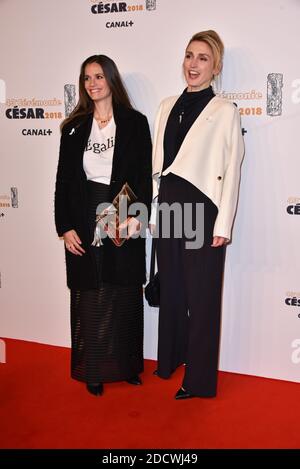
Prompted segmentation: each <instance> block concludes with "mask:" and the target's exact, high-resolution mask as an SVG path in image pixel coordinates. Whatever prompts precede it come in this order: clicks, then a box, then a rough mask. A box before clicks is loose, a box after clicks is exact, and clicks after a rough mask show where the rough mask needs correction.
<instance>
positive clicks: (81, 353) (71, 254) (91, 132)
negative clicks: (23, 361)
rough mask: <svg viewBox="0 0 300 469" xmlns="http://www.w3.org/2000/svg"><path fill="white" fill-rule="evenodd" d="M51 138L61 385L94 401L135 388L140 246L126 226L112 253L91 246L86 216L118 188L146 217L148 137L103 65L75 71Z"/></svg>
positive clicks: (139, 356) (114, 74)
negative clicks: (73, 100)
mask: <svg viewBox="0 0 300 469" xmlns="http://www.w3.org/2000/svg"><path fill="white" fill-rule="evenodd" d="M61 129H62V136H61V143H60V154H59V163H58V169H57V177H56V190H55V222H56V229H57V233H58V235H59V236H60V237H63V240H64V244H65V254H66V268H67V285H68V287H69V288H70V291H71V338H72V351H71V376H72V378H74V379H77V380H79V381H83V382H85V383H86V385H87V389H88V391H89V392H90V393H92V394H94V395H101V394H102V393H103V383H105V382H113V381H122V380H124V381H127V382H128V383H131V384H141V380H140V377H139V373H141V372H142V371H143V290H142V285H143V283H144V282H145V239H144V237H142V236H138V235H139V233H141V230H142V227H141V223H140V221H139V220H138V219H136V218H133V217H132V218H131V222H130V226H129V229H128V239H127V240H126V241H125V242H124V243H123V244H122V245H121V246H118V247H117V246H116V245H115V244H114V243H113V242H112V240H111V239H109V238H106V239H104V240H103V242H102V243H101V246H100V247H96V246H94V245H92V241H93V235H94V229H95V219H96V208H97V206H98V205H99V204H101V203H106V202H107V203H111V202H112V201H113V199H114V198H115V197H116V195H117V194H118V193H119V192H120V190H121V189H122V187H123V185H124V184H125V183H128V185H129V186H130V188H131V189H132V190H133V192H134V193H135V195H136V196H137V201H138V202H141V203H143V204H144V205H145V206H146V207H147V209H148V211H150V205H151V198H152V183H151V137H150V131H149V126H148V122H147V119H146V117H145V116H144V115H142V114H141V113H139V112H138V111H136V110H134V109H133V108H132V106H131V103H130V100H129V97H128V94H127V92H126V89H125V87H124V85H123V83H122V79H121V77H120V74H119V71H118V69H117V67H116V65H115V63H114V62H113V60H111V59H110V58H109V57H107V56H105V55H94V56H91V57H89V58H87V59H86V60H85V61H84V62H83V64H82V66H81V71H80V77H79V101H78V104H77V106H76V107H75V109H74V111H73V112H72V113H71V115H70V116H69V117H68V118H67V119H65V121H64V122H63V123H62V126H61Z"/></svg>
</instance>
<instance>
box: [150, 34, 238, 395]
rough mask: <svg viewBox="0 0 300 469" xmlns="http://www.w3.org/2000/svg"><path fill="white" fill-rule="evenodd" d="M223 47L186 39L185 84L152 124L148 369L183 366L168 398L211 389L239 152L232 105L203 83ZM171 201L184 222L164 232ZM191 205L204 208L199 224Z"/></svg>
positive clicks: (214, 41) (161, 371) (218, 63)
mask: <svg viewBox="0 0 300 469" xmlns="http://www.w3.org/2000/svg"><path fill="white" fill-rule="evenodd" d="M223 52H224V46H223V43H222V40H221V38H220V37H219V35H218V34H217V33H216V32H215V31H211V30H209V31H203V32H200V33H197V34H195V35H194V36H193V37H192V38H191V40H190V41H189V43H188V45H187V47H186V50H185V57H184V61H183V72H184V77H185V80H186V84H187V87H186V89H185V90H184V91H183V93H182V94H181V95H180V96H179V97H178V96H176V97H171V98H167V99H165V100H164V101H163V102H162V104H161V106H160V109H159V111H158V115H157V119H156V123H155V135H154V149H153V180H154V185H153V192H154V194H153V196H154V199H153V200H154V202H156V201H158V212H157V216H156V223H157V224H158V227H157V228H158V229H157V230H156V233H157V234H158V242H157V258H158V270H159V277H160V290H161V298H160V312H159V339H158V367H157V371H156V374H157V375H158V376H159V377H161V378H169V377H170V376H171V374H172V373H173V372H174V370H175V369H176V368H177V367H178V366H180V365H182V364H184V365H185V368H184V378H183V383H182V387H181V388H180V389H179V390H178V391H177V393H176V395H175V398H176V399H187V398H191V397H213V396H215V395H216V389H217V367H218V350H219V336H220V310H221V292H222V278H223V269H224V253H225V246H226V244H227V243H228V242H229V241H230V238H231V229H232V224H233V219H234V215H235V211H236V205H237V198H238V188H239V181H240V165H241V161H242V158H243V153H244V145H243V138H242V132H241V126H240V116H239V111H238V109H237V107H236V106H235V105H234V104H233V103H231V102H229V101H227V100H226V99H222V98H219V97H217V96H215V93H214V91H213V88H212V86H211V84H212V82H213V80H214V79H215V78H217V77H218V75H219V74H220V72H221V70H222V60H223ZM174 203H177V204H179V206H180V207H181V208H182V213H183V217H182V219H184V223H183V222H182V221H179V222H178V220H176V216H175V218H174V217H173V221H172V219H171V226H170V233H169V234H167V235H166V233H164V232H163V229H162V227H163V226H164V225H165V223H164V222H166V217H167V215H168V212H164V210H163V204H164V205H167V206H171V205H172V204H174ZM185 204H187V205H185ZM199 206H201V207H202V208H204V216H203V217H202V221H201V226H200V225H199V213H202V212H201V211H199V210H198V208H199ZM185 207H189V209H188V211H187V209H186V208H185ZM187 222H188V223H189V224H190V231H191V229H192V228H193V229H194V228H195V227H197V226H198V228H199V226H200V228H201V229H202V231H203V243H202V245H201V246H199V243H197V242H195V244H194V246H191V243H190V245H189V243H188V241H191V239H190V237H189V236H187V234H186V231H185V228H186V223H187ZM176 223H177V224H176ZM178 228H182V235H181V236H178Z"/></svg>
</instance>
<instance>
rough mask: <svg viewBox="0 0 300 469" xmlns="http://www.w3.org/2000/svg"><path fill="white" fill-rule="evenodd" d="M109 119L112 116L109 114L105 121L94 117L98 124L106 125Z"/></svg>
mask: <svg viewBox="0 0 300 469" xmlns="http://www.w3.org/2000/svg"><path fill="white" fill-rule="evenodd" d="M111 117H112V115H111V114H110V115H109V116H107V118H106V119H103V118H102V117H96V116H95V119H96V121H97V122H98V123H99V124H107V122H109V121H110V119H111Z"/></svg>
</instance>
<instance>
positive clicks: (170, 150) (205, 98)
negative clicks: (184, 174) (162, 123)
mask: <svg viewBox="0 0 300 469" xmlns="http://www.w3.org/2000/svg"><path fill="white" fill-rule="evenodd" d="M214 96H215V94H214V92H213V89H212V87H211V86H209V87H208V88H205V89H204V90H201V91H192V92H187V88H186V89H185V90H184V92H183V93H182V94H181V96H179V98H178V100H177V101H176V103H175V104H174V106H173V108H172V110H171V112H170V115H169V118H168V122H167V125H166V130H165V135H164V165H163V171H164V170H165V169H166V168H168V166H170V165H171V164H172V163H173V161H174V159H175V157H176V155H177V153H178V151H179V149H180V147H181V144H182V142H183V140H184V138H185V136H186V134H187V133H188V131H189V130H190V128H191V126H192V125H193V123H194V122H195V120H196V119H197V117H198V116H199V114H200V113H201V112H202V111H203V109H204V108H205V106H206V105H207V104H208V103H209V101H210V100H211V99H212V98H213V97H214Z"/></svg>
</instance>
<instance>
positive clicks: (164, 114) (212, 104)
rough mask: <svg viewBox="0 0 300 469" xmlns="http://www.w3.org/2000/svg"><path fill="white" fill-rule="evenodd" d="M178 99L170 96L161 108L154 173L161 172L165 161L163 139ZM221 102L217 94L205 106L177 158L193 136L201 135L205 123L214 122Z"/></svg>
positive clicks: (189, 131)
mask: <svg viewBox="0 0 300 469" xmlns="http://www.w3.org/2000/svg"><path fill="white" fill-rule="evenodd" d="M177 99H178V96H175V97H172V98H170V99H169V100H168V101H167V102H166V103H165V105H164V106H163V108H162V110H161V117H160V121H159V129H158V133H159V135H157V142H156V148H155V159H154V162H153V174H157V173H159V175H160V174H161V170H162V166H163V161H164V148H163V140H164V134H165V129H166V125H167V121H168V117H169V115H170V112H171V110H172V108H173V106H174V104H175V102H176V101H177ZM219 104H220V98H218V97H217V96H215V97H213V98H212V99H211V100H210V101H209V103H208V104H207V105H206V106H205V108H204V109H203V111H202V112H201V113H200V114H199V116H198V117H197V119H196V120H195V122H194V123H193V125H192V126H191V128H190V129H189V130H188V132H187V134H186V136H185V138H184V140H183V142H182V144H181V147H180V149H179V151H178V153H177V155H176V158H180V155H181V153H183V152H184V151H185V150H186V147H187V146H188V145H189V144H190V141H191V137H192V136H193V135H198V136H199V135H201V134H200V133H199V132H200V128H201V126H202V125H203V123H208V124H210V123H212V122H213V113H214V112H215V110H216V109H217V108H218V107H219Z"/></svg>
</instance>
